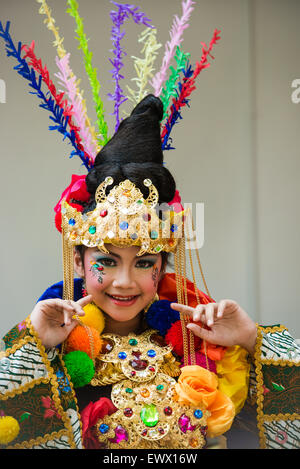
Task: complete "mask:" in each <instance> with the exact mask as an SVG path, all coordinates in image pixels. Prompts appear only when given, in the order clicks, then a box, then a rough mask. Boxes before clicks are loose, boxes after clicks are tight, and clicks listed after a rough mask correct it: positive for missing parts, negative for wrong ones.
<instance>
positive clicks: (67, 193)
mask: <svg viewBox="0 0 300 469" xmlns="http://www.w3.org/2000/svg"><path fill="white" fill-rule="evenodd" d="M85 178H86V176H84V175H83V176H81V175H80V176H78V175H76V174H72V180H71V184H70V185H69V186H68V187H67V188H66V189H65V190H64V191H63V193H62V195H61V197H60V199H59V202H58V203H57V204H56V205H55V207H54V211H55V225H56V228H57V229H58V231H60V232H61V203H62V201H63V200H66V201H67V202H68V203H69V204H70V205H71V207H74V208H76V210H78V211H80V212H81V211H82V205H80V204H78V203H72V202H70V200H72V199H75V200H78V201H80V202H82V203H84V202H87V201H88V200H89V199H90V197H91V194H90V193H89V192H88V191H87V188H86V182H85Z"/></svg>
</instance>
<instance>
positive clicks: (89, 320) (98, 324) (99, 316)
mask: <svg viewBox="0 0 300 469" xmlns="http://www.w3.org/2000/svg"><path fill="white" fill-rule="evenodd" d="M83 310H84V312H85V315H84V316H80V321H81V322H83V324H86V325H87V326H90V327H93V328H94V329H97V331H98V332H99V334H101V332H102V331H103V329H104V316H103V313H102V312H101V310H100V309H99V308H98V307H97V306H96V305H94V304H93V303H89V304H88V305H86V306H84V307H83Z"/></svg>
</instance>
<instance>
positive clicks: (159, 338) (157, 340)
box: [150, 333, 167, 347]
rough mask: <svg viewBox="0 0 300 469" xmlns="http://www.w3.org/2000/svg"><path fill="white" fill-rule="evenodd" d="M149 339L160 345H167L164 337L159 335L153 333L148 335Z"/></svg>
mask: <svg viewBox="0 0 300 469" xmlns="http://www.w3.org/2000/svg"><path fill="white" fill-rule="evenodd" d="M150 341H151V342H152V343H153V344H155V345H159V346H160V347H165V346H166V345H167V342H166V341H165V339H164V338H163V337H162V336H161V335H159V334H155V333H154V334H151V335H150Z"/></svg>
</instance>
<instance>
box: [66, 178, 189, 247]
mask: <svg viewBox="0 0 300 469" xmlns="http://www.w3.org/2000/svg"><path fill="white" fill-rule="evenodd" d="M112 184H113V178H112V177H107V178H106V179H105V181H104V182H102V183H101V184H100V185H99V187H98V189H97V191H96V194H95V201H96V203H97V206H96V208H95V209H94V210H93V211H92V212H89V213H87V214H84V215H82V213H81V212H78V211H77V210H76V209H75V208H73V207H71V206H70V205H69V204H68V203H67V202H66V201H63V202H62V210H61V211H62V229H63V233H64V238H65V240H66V242H68V243H69V245H71V246H75V245H80V244H83V245H85V246H87V247H98V249H100V250H101V251H103V252H105V253H108V251H107V249H106V248H105V246H104V245H105V243H107V244H113V245H114V246H118V247H125V246H140V250H139V252H138V254H137V255H138V256H141V255H142V254H144V253H152V254H157V253H159V252H161V251H166V252H172V251H174V250H175V249H176V246H177V242H178V239H180V237H181V236H182V226H183V214H184V212H180V213H176V212H173V211H169V210H166V211H165V212H164V215H165V219H164V220H161V219H160V218H159V217H158V215H157V212H156V208H157V204H158V191H157V189H156V187H155V186H154V185H153V184H152V181H151V180H150V179H145V180H144V185H145V186H146V187H148V188H149V196H148V197H147V199H144V197H143V194H142V192H141V191H140V190H139V189H138V188H137V187H136V186H135V185H134V184H133V183H132V182H131V181H129V180H128V179H126V180H125V181H123V182H121V183H120V184H119V185H118V186H115V187H113V188H112V189H111V191H110V192H109V194H108V196H106V188H107V187H108V186H110V185H112Z"/></svg>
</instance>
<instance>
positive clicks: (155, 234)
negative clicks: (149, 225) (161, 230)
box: [150, 230, 158, 239]
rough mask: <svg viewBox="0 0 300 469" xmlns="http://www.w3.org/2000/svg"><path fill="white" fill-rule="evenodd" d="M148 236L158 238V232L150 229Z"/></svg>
mask: <svg viewBox="0 0 300 469" xmlns="http://www.w3.org/2000/svg"><path fill="white" fill-rule="evenodd" d="M150 238H151V239H157V238H158V233H157V231H155V230H153V231H151V233H150Z"/></svg>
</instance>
